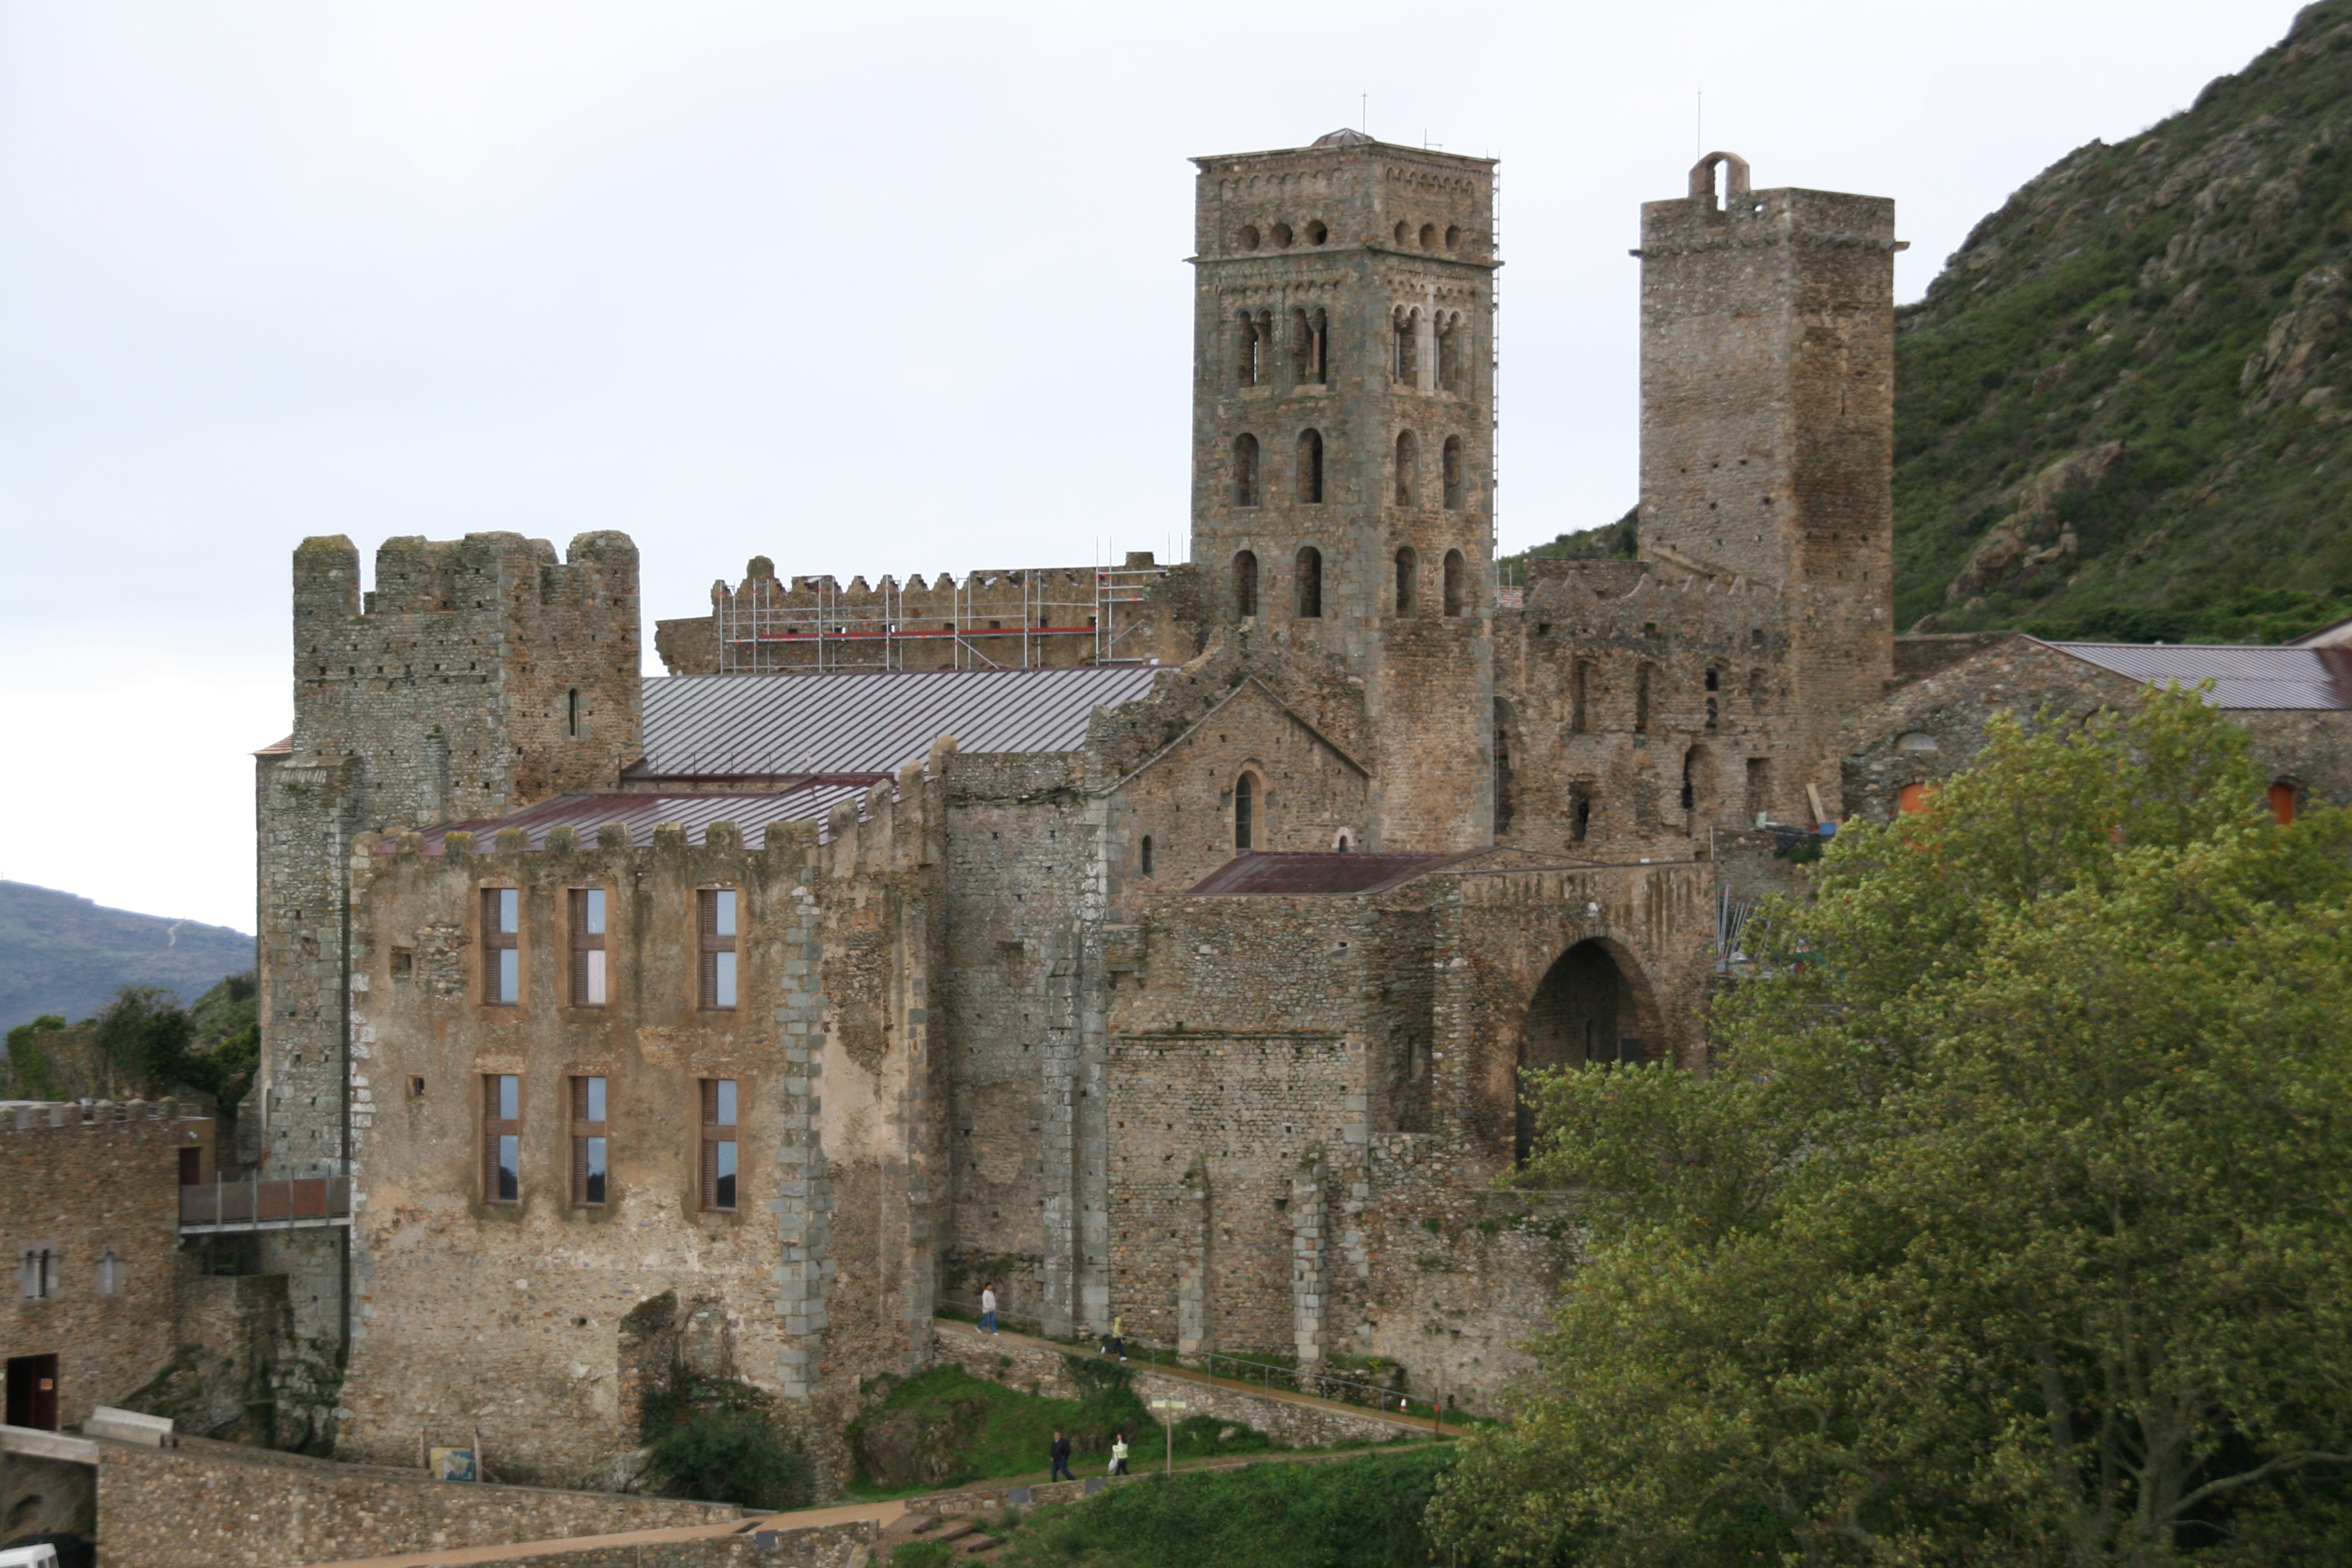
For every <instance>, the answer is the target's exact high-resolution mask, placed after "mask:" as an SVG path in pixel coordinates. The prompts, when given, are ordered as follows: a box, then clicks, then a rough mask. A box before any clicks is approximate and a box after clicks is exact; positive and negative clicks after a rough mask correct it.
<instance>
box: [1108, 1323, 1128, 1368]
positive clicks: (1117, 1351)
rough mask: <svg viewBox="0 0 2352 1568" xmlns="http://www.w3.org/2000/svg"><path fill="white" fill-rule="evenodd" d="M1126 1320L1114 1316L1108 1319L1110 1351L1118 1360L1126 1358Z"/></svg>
mask: <svg viewBox="0 0 2352 1568" xmlns="http://www.w3.org/2000/svg"><path fill="white" fill-rule="evenodd" d="M1126 1323H1127V1320H1126V1319H1125V1318H1118V1317H1115V1318H1113V1319H1111V1321H1110V1353H1111V1354H1113V1355H1115V1356H1117V1357H1118V1359H1119V1360H1121V1361H1125V1360H1126V1359H1127V1329H1126Z"/></svg>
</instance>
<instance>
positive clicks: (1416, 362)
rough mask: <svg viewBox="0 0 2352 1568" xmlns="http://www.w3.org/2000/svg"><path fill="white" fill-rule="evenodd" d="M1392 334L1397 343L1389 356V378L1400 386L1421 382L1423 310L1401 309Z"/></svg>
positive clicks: (1397, 314) (1394, 321)
mask: <svg viewBox="0 0 2352 1568" xmlns="http://www.w3.org/2000/svg"><path fill="white" fill-rule="evenodd" d="M1393 323H1394V324H1393V326H1392V328H1391V334H1390V335H1391V337H1392V338H1394V340H1395V345H1394V348H1393V350H1392V351H1391V354H1390V358H1389V379H1391V381H1394V382H1395V383H1396V384H1398V385H1399V386H1418V385H1420V384H1421V312H1420V311H1419V310H1410V309H1408V310H1399V311H1398V312H1397V313H1396V315H1395V317H1394V318H1393Z"/></svg>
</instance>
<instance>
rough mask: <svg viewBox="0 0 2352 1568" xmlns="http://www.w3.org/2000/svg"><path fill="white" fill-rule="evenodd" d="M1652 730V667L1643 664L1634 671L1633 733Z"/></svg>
mask: <svg viewBox="0 0 2352 1568" xmlns="http://www.w3.org/2000/svg"><path fill="white" fill-rule="evenodd" d="M1649 732H1650V667H1649V666H1648V665H1646V664H1645V665H1643V667H1642V668H1639V669H1637V670H1635V671H1634V672H1633V733H1635V734H1636V735H1646V734H1648V733H1649Z"/></svg>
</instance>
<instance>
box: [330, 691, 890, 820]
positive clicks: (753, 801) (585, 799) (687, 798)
mask: <svg viewBox="0 0 2352 1568" xmlns="http://www.w3.org/2000/svg"><path fill="white" fill-rule="evenodd" d="M754 679H758V678H754ZM887 776H888V775H887V774H883V773H877V774H875V775H873V776H872V777H869V778H866V779H864V780H857V779H845V778H838V777H835V778H830V779H822V780H818V781H816V782H814V783H811V784H802V785H800V786H798V787H796V788H793V789H784V790H770V791H761V792H760V793H758V794H749V793H743V792H735V793H720V792H718V791H713V792H711V793H709V794H708V795H557V796H556V797H555V798H554V799H553V800H543V801H541V802H540V803H539V804H538V805H533V806H526V807H524V808H523V809H522V810H520V811H518V812H516V813H515V814H514V815H513V816H485V817H479V818H477V819H476V820H474V821H471V822H449V823H444V824H441V825H440V826H435V827H428V828H425V830H424V833H425V853H426V854H427V855H438V854H440V853H441V847H442V845H441V841H442V840H443V838H445V837H447V836H448V835H449V834H451V833H454V832H457V831H459V830H460V829H462V830H464V831H466V832H468V833H471V834H473V835H474V842H475V847H476V848H478V849H487V848H488V847H489V846H490V843H491V841H492V839H493V837H494V836H495V835H496V834H497V833H498V832H499V829H501V828H506V827H519V828H520V829H522V830H523V831H524V832H525V833H528V834H529V835H530V839H529V840H528V847H530V848H532V849H544V848H546V847H547V830H548V829H549V828H551V827H557V826H563V827H571V828H575V829H577V830H578V832H579V835H580V842H581V844H582V846H583V847H588V846H592V845H593V844H594V843H595V842H596V830H597V829H598V828H600V827H602V826H604V824H606V823H608V822H617V823H619V824H620V825H621V826H624V827H625V828H627V829H628V830H629V842H630V843H631V844H633V845H635V846H636V847H638V848H640V849H643V848H645V847H647V846H649V845H651V844H652V843H653V841H654V825H655V824H656V823H660V822H676V823H679V824H682V825H684V826H685V828H686V837H687V841H688V843H694V844H698V843H700V842H702V836H703V830H704V829H705V828H707V827H709V826H710V825H711V824H712V823H714V822H731V823H733V824H734V825H735V826H737V827H739V828H740V829H741V830H742V833H743V847H745V848H746V849H761V848H764V847H766V846H767V841H768V827H769V826H770V825H771V824H772V823H778V822H823V821H824V819H825V818H826V817H827V816H830V815H832V812H833V808H834V805H835V803H836V802H838V801H842V800H846V799H850V798H852V797H854V796H856V795H863V794H865V793H866V791H867V790H868V789H871V788H872V787H873V786H874V785H875V784H877V783H879V782H880V781H881V780H882V779H884V778H886V777H887ZM398 849H399V845H398V844H396V843H394V841H392V840H389V839H387V840H386V841H385V842H384V843H383V844H382V845H379V846H378V847H377V849H376V853H377V854H379V855H390V854H394V853H396V852H397V851H398Z"/></svg>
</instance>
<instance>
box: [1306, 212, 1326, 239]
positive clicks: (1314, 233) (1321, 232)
mask: <svg viewBox="0 0 2352 1568" xmlns="http://www.w3.org/2000/svg"><path fill="white" fill-rule="evenodd" d="M1330 237H1331V231H1330V230H1329V229H1328V228H1325V227H1324V226H1323V224H1322V220H1321V219H1319V218H1318V219H1316V220H1313V221H1311V222H1309V223H1308V224H1307V244H1309V245H1320V244H1322V243H1323V242H1324V241H1325V240H1327V239H1328V238H1330Z"/></svg>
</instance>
